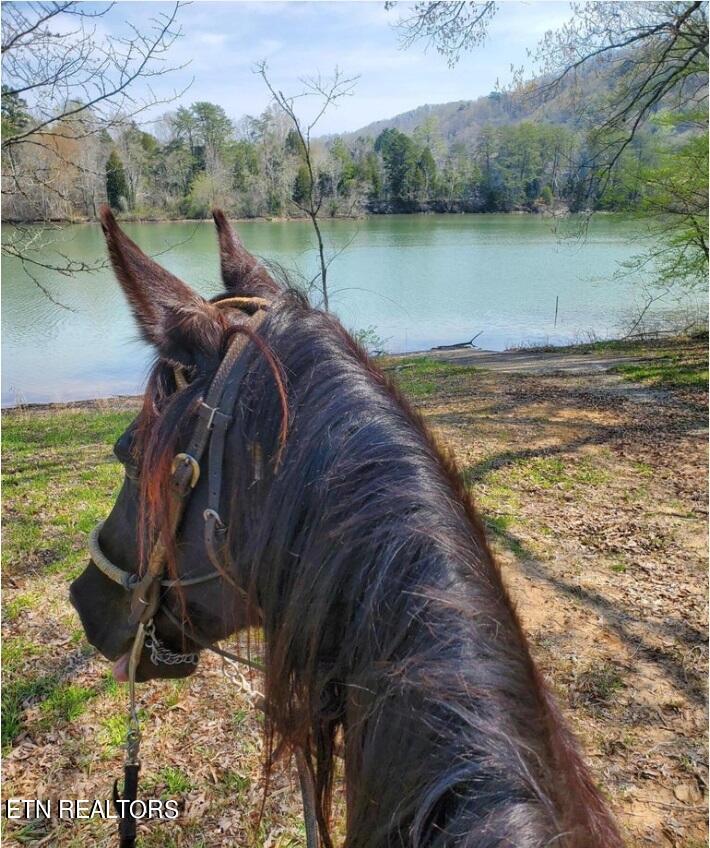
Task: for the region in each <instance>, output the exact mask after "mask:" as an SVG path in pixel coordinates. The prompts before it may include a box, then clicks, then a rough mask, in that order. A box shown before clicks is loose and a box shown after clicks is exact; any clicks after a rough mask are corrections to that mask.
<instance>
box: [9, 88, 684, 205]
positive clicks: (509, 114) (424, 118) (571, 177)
mask: <svg viewBox="0 0 710 848" xmlns="http://www.w3.org/2000/svg"><path fill="white" fill-rule="evenodd" d="M595 85H596V89H595V90H594V91H589V90H586V89H587V88H588V86H584V85H583V86H582V88H581V89H580V88H579V87H575V88H573V87H571V86H570V87H566V88H565V89H564V90H562V91H561V92H560V93H559V94H558V96H556V97H555V98H554V99H552V100H550V101H548V102H546V103H543V104H542V105H540V103H537V102H535V100H534V99H533V98H531V97H526V96H525V95H524V92H523V94H522V95H521V93H520V92H518V93H516V94H515V95H513V94H511V93H501V92H493V93H491V94H489V95H488V96H486V97H481V98H478V99H477V100H474V101H461V102H455V103H445V104H440V105H435V106H428V105H427V106H422V107H420V108H418V109H415V110H413V111H410V112H406V113H404V114H402V115H398V116H396V117H394V118H392V119H389V120H384V121H378V122H376V123H373V124H370V125H368V126H367V127H364V128H363V129H362V130H360V131H358V132H356V133H349V134H346V135H343V136H335V137H328V138H323V139H321V140H319V141H315V142H313V151H312V155H313V159H314V165H315V179H317V181H318V193H319V196H321V197H322V198H323V204H322V207H321V214H322V215H326V216H327V215H332V216H339V215H359V214H364V213H390V212H418V211H437V212H509V211H513V210H526V211H541V210H546V209H553V208H554V209H558V210H559V209H568V210H571V211H579V210H582V209H594V208H596V209H599V208H601V209H612V210H634V209H636V208H639V207H640V206H641V205H642V204H643V203H645V202H646V194H647V188H648V186H647V179H646V177H647V174H648V172H649V169H653V168H655V167H657V165H658V163H659V157H661V156H662V151H666V152H667V151H668V150H669V149H671V150H672V149H674V148H676V147H681V146H683V145H684V144H685V141H686V140H687V135H688V133H689V132H690V131H691V127H690V125H688V124H687V123H684V122H682V121H681V122H678V121H675V122H673V121H668V120H664V119H663V115H664V112H663V109H659V110H658V115H657V118H656V119H655V120H653V121H651V122H650V123H649V125H648V126H647V127H646V128H644V129H643V130H642V131H639V132H638V133H637V134H636V136H635V137H634V139H633V143H631V144H630V145H629V146H628V147H627V148H626V149H625V150H624V153H623V155H622V156H621V157H620V158H619V160H618V162H616V164H615V166H614V168H613V169H612V173H611V179H609V175H608V174H606V175H605V179H604V185H603V191H602V186H601V185H598V184H597V180H596V175H595V172H594V165H593V163H594V162H595V160H596V158H597V157H596V153H597V151H596V149H595V144H596V143H597V142H595V137H594V135H593V134H588V133H587V131H585V129H583V128H582V127H581V126H580V125H579V121H578V118H576V117H575V116H576V114H577V109H576V104H575V100H576V99H577V98H579V97H590V96H592V95H594V96H599V95H600V92H599V90H598V89H599V86H600V84H599V82H598V81H597V82H596V83H595ZM601 94H603V92H601ZM2 116H3V132H4V134H5V135H6V136H7V135H8V134H9V135H12V134H13V133H18V132H22V130H23V128H24V127H25V126H26V125H27V124H28V123H29V122H30V117H31V116H30V115H29V114H28V110H27V106H26V104H25V103H24V101H22V100H21V99H19V98H17V97H12V96H9V95H8V94H7V93H5V94H4V96H3V103H2ZM149 130H150V131H149ZM15 157H16V161H14V162H13V163H12V165H13V168H14V170H15V173H17V174H18V175H19V176H18V177H17V183H16V185H15V186H14V188H15V189H16V190H14V191H12V192H10V193H8V194H6V195H4V196H3V214H4V217H5V219H6V220H8V219H9V220H25V221H26V220H57V219H59V220H72V219H81V218H93V217H95V215H96V210H97V208H98V206H99V204H100V203H102V202H105V201H106V200H108V202H109V203H110V204H111V206H113V207H114V208H115V209H117V210H119V211H122V212H124V213H128V214H131V215H133V216H136V217H145V218H203V217H206V216H208V215H209V212H210V209H211V208H212V206H214V205H219V206H222V207H224V208H226V209H227V210H228V211H229V213H230V214H232V215H234V216H239V217H257V216H266V217H274V216H298V215H300V214H302V212H301V211H299V201H301V200H302V199H303V197H304V196H305V194H306V193H307V191H308V185H309V180H310V177H309V172H308V168H307V167H306V161H305V157H304V155H303V150H302V143H301V141H300V140H299V138H298V135H297V134H296V133H295V132H294V130H293V128H292V126H291V124H290V123H289V122H288V120H287V118H286V117H285V116H284V115H283V113H282V112H281V111H279V110H278V109H277V108H276V107H273V106H272V107H270V108H269V109H267V110H266V111H265V112H264V113H263V114H261V115H259V116H257V117H251V116H245V117H243V118H242V119H240V120H239V121H236V122H235V121H233V120H231V119H230V117H229V116H228V115H227V114H226V113H225V111H224V109H223V108H222V107H221V106H220V105H218V104H215V103H209V102H196V103H193V104H192V105H191V106H189V107H186V106H183V107H180V108H178V109H177V110H176V111H173V112H169V113H167V114H165V115H164V116H163V117H162V119H161V120H160V121H158V122H156V123H154V124H152V125H150V126H149V127H145V126H139V125H137V124H135V123H133V122H129V123H128V124H127V125H124V126H123V127H120V126H113V127H112V128H111V129H110V130H108V131H104V132H101V133H95V132H92V133H86V134H85V133H82V132H81V125H77V123H76V122H71V123H69V122H67V123H64V122H62V121H59V122H57V123H56V125H55V126H53V127H52V130H51V132H49V133H46V132H45V134H44V138H43V143H42V145H25V146H23V147H22V148H21V149H20V150H19V151H18V152H16V153H15ZM25 160H29V161H25ZM37 173H41V174H43V179H42V180H38V179H37V178H36V175H37ZM23 174H29V175H31V177H30V178H29V179H27V181H26V184H23V181H22V180H23V178H22V175H23Z"/></svg>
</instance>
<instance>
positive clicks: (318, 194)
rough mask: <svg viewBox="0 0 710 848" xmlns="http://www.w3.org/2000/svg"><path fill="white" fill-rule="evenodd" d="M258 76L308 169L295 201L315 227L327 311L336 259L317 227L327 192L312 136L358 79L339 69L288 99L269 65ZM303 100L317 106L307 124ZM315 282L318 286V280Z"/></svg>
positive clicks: (262, 65) (308, 81)
mask: <svg viewBox="0 0 710 848" xmlns="http://www.w3.org/2000/svg"><path fill="white" fill-rule="evenodd" d="M256 73H258V74H259V76H261V78H262V79H263V80H264V83H265V84H266V87H267V88H268V89H269V92H270V93H271V96H272V97H273V98H274V102H275V103H276V105H277V106H278V107H279V109H281V111H282V112H283V113H284V114H285V115H286V116H287V117H288V119H289V120H290V122H291V124H292V126H293V129H294V131H295V133H296V136H297V138H298V141H299V146H300V154H301V156H302V158H303V164H304V165H305V168H306V172H307V179H305V180H304V181H303V183H302V185H301V190H300V191H299V192H298V193H294V195H293V197H292V200H293V203H294V204H295V205H296V206H297V207H298V208H299V209H300V210H301V211H302V212H303V213H304V214H305V215H307V216H308V218H309V219H310V221H311V223H312V224H313V229H314V231H315V234H316V240H317V242H318V257H319V260H320V272H319V275H318V277H317V278H316V279H318V278H319V282H318V284H317V287H318V289H319V291H320V295H321V298H322V302H323V308H324V309H325V310H326V311H327V310H328V308H329V298H328V266H329V265H330V263H331V262H332V261H333V257H331V258H330V259H326V255H325V245H324V243H323V234H322V232H321V228H320V224H319V223H318V217H319V214H320V211H321V208H322V206H323V200H324V197H325V191H324V186H323V184H322V181H321V180H320V179H319V174H318V173H317V169H316V167H315V162H314V157H313V147H312V144H311V135H312V133H313V130H314V129H315V128H316V126H317V125H318V123H319V121H320V120H321V118H322V117H323V115H325V113H326V111H327V110H328V109H329V108H330V107H331V106H337V103H338V101H339V100H340V99H341V98H343V97H347V96H349V95H351V94H352V93H353V90H354V88H355V84H356V83H357V80H358V77H345V76H344V75H343V74H342V72H341V71H340V70H339V69H338V68H336V69H335V71H334V73H333V76H332V77H330V78H327V79H323V78H322V77H321V76H320V75H319V76H317V77H307V78H303V79H301V83H302V85H303V90H302V91H301V92H300V93H299V94H296V95H291V96H286V95H285V94H283V92H281V91H280V90H278V89H276V88H274V86H273V84H272V83H271V80H270V79H269V76H268V67H267V65H266V62H260V63H259V64H258V65H257V67H256ZM304 98H314V99H315V100H316V103H317V105H316V108H315V111H314V114H313V116H312V117H311V118H310V119H308V120H303V119H302V118H301V117H299V115H298V114H297V113H296V105H295V104H296V100H303V99H304ZM313 282H315V280H314V281H313Z"/></svg>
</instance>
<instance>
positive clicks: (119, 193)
mask: <svg viewBox="0 0 710 848" xmlns="http://www.w3.org/2000/svg"><path fill="white" fill-rule="evenodd" d="M128 195H129V192H128V180H127V179H126V172H125V170H124V169H123V162H121V157H120V156H119V155H118V153H117V152H116V151H115V150H112V151H111V155H110V156H109V157H108V160H107V162H106V197H107V198H108V202H109V205H110V206H111V208H112V209H116V210H120V209H123V208H124V207H125V206H126V204H127V203H128Z"/></svg>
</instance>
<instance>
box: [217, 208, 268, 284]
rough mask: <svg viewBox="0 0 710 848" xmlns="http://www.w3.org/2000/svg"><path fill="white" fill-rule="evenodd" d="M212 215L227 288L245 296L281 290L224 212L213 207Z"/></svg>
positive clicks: (223, 280) (223, 279)
mask: <svg viewBox="0 0 710 848" xmlns="http://www.w3.org/2000/svg"><path fill="white" fill-rule="evenodd" d="M212 217H213V218H214V222H215V225H216V227H217V238H218V239H219V261H220V266H221V269H222V282H223V283H224V287H225V288H226V289H227V291H228V292H231V293H233V294H239V295H244V296H249V295H269V294H271V295H274V294H277V293H278V291H279V287H278V286H277V285H276V283H275V282H274V280H273V279H272V277H271V275H270V274H269V272H268V271H267V270H266V268H264V266H263V265H262V264H261V263H260V262H259V261H258V260H257V259H256V258H255V257H254V256H252V255H251V253H249V251H248V250H247V249H246V248H245V247H244V245H243V244H242V243H241V240H240V239H239V236H237V234H236V233H235V232H234V230H233V229H232V227H231V226H230V224H229V221H228V220H227V217H226V215H225V214H224V212H223V211H222V210H221V209H213V210H212Z"/></svg>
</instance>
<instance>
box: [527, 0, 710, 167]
mask: <svg viewBox="0 0 710 848" xmlns="http://www.w3.org/2000/svg"><path fill="white" fill-rule="evenodd" d="M572 11H573V17H572V18H571V19H570V21H569V22H568V23H567V24H565V25H564V26H563V27H561V28H559V29H557V30H552V31H550V32H548V33H547V34H546V35H545V37H544V38H543V39H542V41H541V42H540V44H539V45H538V47H537V49H536V50H535V51H534V52H533V53H531V56H532V58H533V59H534V60H535V62H536V64H537V68H538V70H539V72H540V73H541V74H542V75H543V81H542V82H541V83H540V84H538V85H537V86H535V93H536V95H538V96H539V97H541V98H542V99H544V100H549V99H551V98H553V97H555V96H556V95H557V94H558V93H559V92H560V90H561V89H562V88H563V86H564V85H565V84H567V83H571V84H574V81H575V77H576V76H577V75H578V74H580V73H582V72H584V73H586V74H589V75H594V76H596V77H599V78H602V79H606V80H608V81H610V84H611V85H610V91H609V93H608V94H606V95H605V96H603V97H600V98H581V99H580V101H579V112H580V114H581V115H582V117H584V118H586V122H587V124H588V125H589V126H591V127H592V128H593V131H594V138H595V140H596V163H595V164H596V169H597V174H598V175H600V176H602V177H604V178H605V179H608V177H609V174H610V172H611V169H612V168H613V167H614V165H615V164H616V163H617V162H618V160H619V158H620V157H621V156H622V154H623V153H624V151H625V150H626V149H627V147H628V146H629V145H630V144H631V142H632V141H633V140H634V138H635V137H636V135H637V133H638V131H639V130H640V129H641V127H642V126H643V125H644V124H645V123H646V122H647V121H648V120H649V119H650V118H651V117H652V116H653V115H654V113H655V112H656V111H657V109H658V108H659V107H660V106H663V107H666V108H669V109H673V110H683V111H689V110H694V109H698V108H700V107H703V106H704V105H705V104H706V99H707V76H708V4H707V2H687V1H686V0H681V2H676V0H673V2H655V3H624V2H606V3H599V2H586V3H573V4H572Z"/></svg>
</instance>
